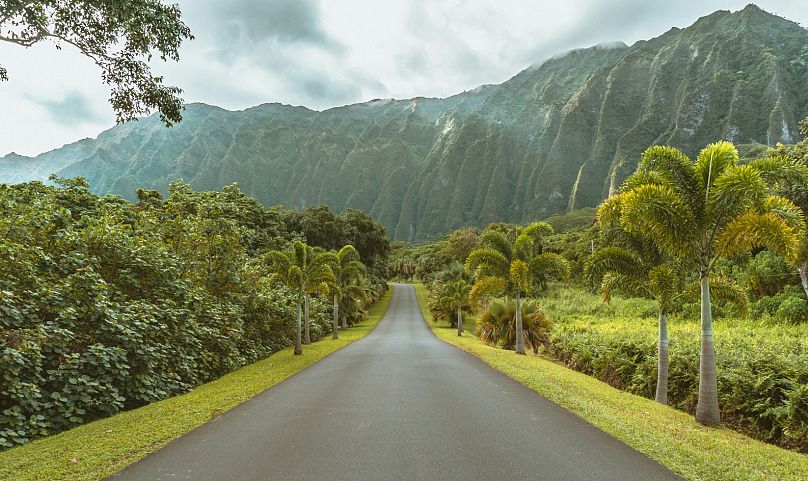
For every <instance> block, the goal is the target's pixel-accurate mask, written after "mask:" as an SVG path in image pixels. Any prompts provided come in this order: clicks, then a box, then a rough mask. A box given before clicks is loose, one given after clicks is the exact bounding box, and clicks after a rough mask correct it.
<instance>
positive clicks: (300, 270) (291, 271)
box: [264, 241, 336, 355]
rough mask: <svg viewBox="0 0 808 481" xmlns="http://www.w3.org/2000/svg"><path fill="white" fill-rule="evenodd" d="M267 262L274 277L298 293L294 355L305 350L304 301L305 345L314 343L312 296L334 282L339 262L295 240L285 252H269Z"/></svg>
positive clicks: (266, 256)
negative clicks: (311, 321) (302, 316)
mask: <svg viewBox="0 0 808 481" xmlns="http://www.w3.org/2000/svg"><path fill="white" fill-rule="evenodd" d="M264 259H265V262H266V264H267V267H268V269H269V272H270V273H271V274H272V277H273V279H275V280H277V281H278V282H281V283H283V284H285V285H286V287H288V288H289V289H291V290H292V291H293V292H294V293H295V294H296V297H297V299H296V304H297V322H296V324H295V355H300V354H302V353H303V348H302V346H301V332H300V331H301V319H300V318H301V312H300V310H301V304H303V308H304V314H303V315H304V317H305V334H304V336H303V339H302V342H303V344H311V337H310V333H309V295H311V294H315V293H322V294H327V293H328V288H329V285H331V284H332V283H333V282H334V273H333V271H332V270H331V266H332V265H334V264H335V262H336V256H335V255H334V254H331V253H328V252H323V251H322V250H318V249H315V248H313V247H310V246H308V245H306V244H305V243H303V242H301V241H295V242H294V243H293V244H292V248H291V249H290V250H288V251H286V252H284V251H269V252H267V253H266V255H265V257H264Z"/></svg>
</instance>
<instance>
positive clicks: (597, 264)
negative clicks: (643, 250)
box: [584, 246, 648, 284]
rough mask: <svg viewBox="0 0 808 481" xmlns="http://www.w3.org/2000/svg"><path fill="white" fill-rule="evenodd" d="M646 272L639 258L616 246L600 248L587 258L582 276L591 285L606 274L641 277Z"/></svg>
mask: <svg viewBox="0 0 808 481" xmlns="http://www.w3.org/2000/svg"><path fill="white" fill-rule="evenodd" d="M647 270H648V268H647V267H646V266H645V263H644V262H643V261H642V259H641V258H640V256H638V255H637V254H636V253H634V252H631V251H629V250H627V249H623V248H622V247H617V246H609V247H601V248H600V249H598V250H596V251H595V252H593V253H592V255H590V256H589V257H587V259H586V262H585V264H584V276H585V277H586V279H587V280H588V281H589V282H591V283H593V284H595V283H597V282H599V281H600V280H601V279H602V278H603V276H604V275H606V273H607V272H614V273H617V274H621V275H624V276H640V277H643V276H644V275H645V273H646V271H647Z"/></svg>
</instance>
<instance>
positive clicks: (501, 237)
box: [480, 230, 513, 261]
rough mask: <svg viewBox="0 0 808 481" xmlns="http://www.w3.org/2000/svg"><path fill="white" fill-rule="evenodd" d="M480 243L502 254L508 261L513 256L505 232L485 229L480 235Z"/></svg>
mask: <svg viewBox="0 0 808 481" xmlns="http://www.w3.org/2000/svg"><path fill="white" fill-rule="evenodd" d="M480 245H483V246H485V247H488V248H490V249H493V250H495V251H497V252H499V253H500V254H502V255H503V256H504V257H505V258H506V259H507V260H508V261H510V259H512V258H513V250H512V247H511V243H510V242H509V241H508V239H507V238H506V237H505V234H503V233H502V232H499V231H495V230H486V231H485V232H483V234H482V235H481V236H480Z"/></svg>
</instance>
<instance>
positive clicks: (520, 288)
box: [466, 222, 569, 298]
mask: <svg viewBox="0 0 808 481" xmlns="http://www.w3.org/2000/svg"><path fill="white" fill-rule="evenodd" d="M552 233H553V228H552V227H551V226H550V224H547V223H545V222H534V223H532V224H530V225H528V226H527V227H524V228H519V229H517V230H506V231H505V232H503V231H501V230H499V229H486V230H485V232H483V235H482V236H481V238H480V247H478V248H477V249H475V250H473V251H472V252H471V253H470V254H469V256H468V258H467V259H466V271H468V272H473V273H474V278H475V286H476V289H475V292H474V293H473V294H472V298H479V297H481V295H483V294H484V293H483V292H481V291H480V289H481V288H482V287H486V288H487V287H493V286H498V285H499V284H497V283H493V282H491V279H497V280H499V281H500V283H501V285H502V288H503V289H504V290H505V292H504V294H507V295H512V294H515V293H517V292H532V291H533V288H534V285H538V286H540V287H544V286H545V285H546V284H547V282H548V281H549V280H550V279H551V278H562V279H563V278H566V277H568V276H569V263H568V262H567V260H566V259H565V258H564V257H562V256H560V255H558V254H555V253H552V252H543V245H542V242H543V238H544V237H545V236H546V235H549V234H552ZM490 294H497V292H494V291H492V292H490Z"/></svg>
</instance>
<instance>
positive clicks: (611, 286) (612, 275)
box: [600, 272, 648, 302]
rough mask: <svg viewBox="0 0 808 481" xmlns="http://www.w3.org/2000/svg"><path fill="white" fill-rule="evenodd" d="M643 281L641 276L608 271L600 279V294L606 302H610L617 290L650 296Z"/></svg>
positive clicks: (631, 294)
mask: <svg viewBox="0 0 808 481" xmlns="http://www.w3.org/2000/svg"><path fill="white" fill-rule="evenodd" d="M643 281H644V280H643V279H642V278H640V277H636V276H624V275H622V274H618V273H616V272H607V273H606V274H605V275H604V276H603V278H602V279H601V281H600V295H601V296H602V297H603V300H604V301H605V302H610V301H611V300H612V295H613V294H614V293H615V292H622V293H624V294H627V295H629V296H635V297H648V291H647V290H646V289H645V286H644V283H643Z"/></svg>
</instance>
